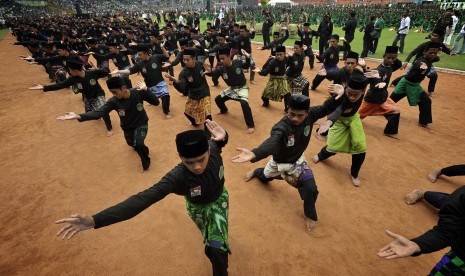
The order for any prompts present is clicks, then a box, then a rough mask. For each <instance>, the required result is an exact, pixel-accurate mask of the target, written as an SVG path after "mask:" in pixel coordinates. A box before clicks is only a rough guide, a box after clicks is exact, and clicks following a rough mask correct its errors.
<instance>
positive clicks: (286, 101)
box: [262, 93, 291, 112]
mask: <svg viewBox="0 0 465 276" xmlns="http://www.w3.org/2000/svg"><path fill="white" fill-rule="evenodd" d="M283 99H284V112H287V109H288V106H289V100H290V99H291V93H287V94H286V95H284V97H283ZM262 102H263V104H262V106H264V107H268V106H269V105H270V99H268V98H265V97H263V96H262Z"/></svg>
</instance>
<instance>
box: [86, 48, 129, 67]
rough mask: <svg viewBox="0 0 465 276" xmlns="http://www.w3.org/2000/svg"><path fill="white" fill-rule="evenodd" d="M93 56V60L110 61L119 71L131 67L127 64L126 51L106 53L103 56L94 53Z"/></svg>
mask: <svg viewBox="0 0 465 276" xmlns="http://www.w3.org/2000/svg"><path fill="white" fill-rule="evenodd" d="M93 56H94V57H95V59H97V58H98V59H102V60H107V59H111V60H112V61H113V63H114V64H115V66H116V67H117V68H118V69H119V70H123V69H126V68H128V67H129V66H131V63H129V56H128V53H127V52H126V51H118V53H108V54H103V55H101V54H100V53H95V52H94V54H93Z"/></svg>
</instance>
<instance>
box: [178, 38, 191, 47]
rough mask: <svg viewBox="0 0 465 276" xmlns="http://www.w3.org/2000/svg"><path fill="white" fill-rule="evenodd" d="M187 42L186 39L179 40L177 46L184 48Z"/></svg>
mask: <svg viewBox="0 0 465 276" xmlns="http://www.w3.org/2000/svg"><path fill="white" fill-rule="evenodd" d="M188 42H189V41H188V40H187V39H180V40H179V46H186V45H187V43H188Z"/></svg>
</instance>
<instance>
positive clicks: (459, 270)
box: [429, 250, 465, 276]
mask: <svg viewBox="0 0 465 276" xmlns="http://www.w3.org/2000/svg"><path fill="white" fill-rule="evenodd" d="M429 275H430V276H445V275H465V262H464V261H463V260H462V259H461V258H460V257H459V256H457V255H455V253H454V252H453V251H452V250H451V251H449V252H448V253H446V255H444V256H443V257H442V259H441V260H440V261H439V262H438V263H437V264H436V266H435V267H434V268H433V270H431V272H430V273H429Z"/></svg>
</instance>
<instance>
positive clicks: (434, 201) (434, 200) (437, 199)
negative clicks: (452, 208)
mask: <svg viewBox="0 0 465 276" xmlns="http://www.w3.org/2000/svg"><path fill="white" fill-rule="evenodd" d="M449 196H450V194H446V193H441V192H432V191H426V192H425V194H424V195H423V198H424V199H425V200H426V202H428V203H429V204H431V205H432V206H433V207H434V208H436V209H441V207H442V205H444V203H445V202H446V201H447V200H448V199H449Z"/></svg>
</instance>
